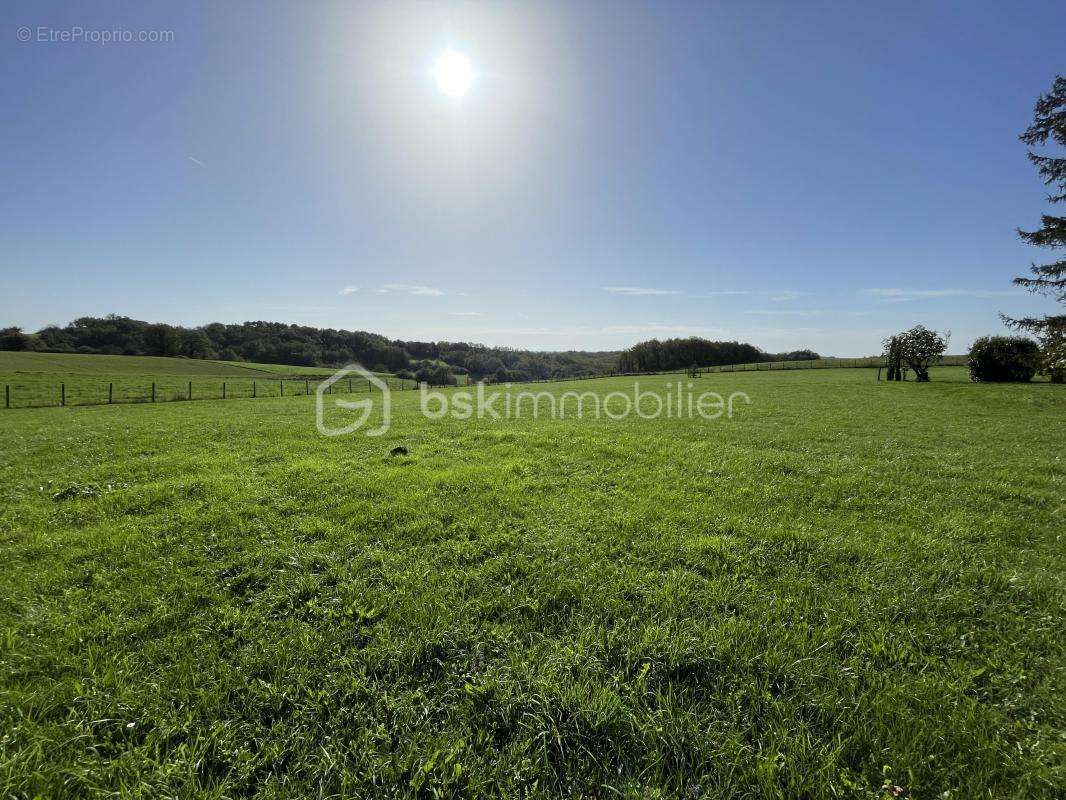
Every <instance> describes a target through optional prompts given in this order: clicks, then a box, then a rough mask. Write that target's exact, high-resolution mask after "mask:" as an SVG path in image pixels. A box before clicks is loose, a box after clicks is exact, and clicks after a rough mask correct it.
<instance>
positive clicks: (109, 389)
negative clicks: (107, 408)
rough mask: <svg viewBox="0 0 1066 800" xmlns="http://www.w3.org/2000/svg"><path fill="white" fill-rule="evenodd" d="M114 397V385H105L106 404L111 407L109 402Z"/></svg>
mask: <svg viewBox="0 0 1066 800" xmlns="http://www.w3.org/2000/svg"><path fill="white" fill-rule="evenodd" d="M114 396H115V384H113V383H109V384H108V385H107V404H108V405H111V401H112V399H113V398H114Z"/></svg>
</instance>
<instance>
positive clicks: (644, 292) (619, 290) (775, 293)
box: [603, 286, 807, 302]
mask: <svg viewBox="0 0 1066 800" xmlns="http://www.w3.org/2000/svg"><path fill="white" fill-rule="evenodd" d="M603 290H604V291H605V292H610V293H611V294H619V295H624V296H627V297H652V296H662V295H671V296H674V297H694V298H708V297H732V296H736V295H755V294H757V295H762V296H764V297H766V298H767V299H769V300H772V301H774V302H779V301H784V300H795V299H796V298H797V297H803V296H804V295H805V294H807V293H806V292H797V291H794V290H792V289H773V290H759V291H753V290H751V289H721V290H712V291H709V292H703V291H700V292H689V291H681V290H680V289H652V288H646V287H642V286H604V287H603Z"/></svg>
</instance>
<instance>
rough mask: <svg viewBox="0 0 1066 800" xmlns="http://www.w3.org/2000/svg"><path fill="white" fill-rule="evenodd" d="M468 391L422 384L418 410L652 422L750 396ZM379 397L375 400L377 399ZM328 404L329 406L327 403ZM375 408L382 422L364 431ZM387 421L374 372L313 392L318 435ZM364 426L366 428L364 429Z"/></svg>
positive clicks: (375, 432) (720, 411)
mask: <svg viewBox="0 0 1066 800" xmlns="http://www.w3.org/2000/svg"><path fill="white" fill-rule="evenodd" d="M353 375H354V376H358V377H359V378H361V379H362V380H361V381H360V383H362V381H363V380H365V381H366V382H367V383H366V388H367V391H368V392H369V396H368V397H365V398H363V399H361V400H345V399H343V398H342V397H340V396H336V397H335V396H334V392H333V386H335V385H336V384H337V383H339V382H341V381H344V383H343V384H341V391H343V390H344V388H345V387H346V388H347V390H348V391H347V393H349V396H350V392H351V391H352V376H353ZM471 388H473V389H474V390H473V391H471V390H470V389H455V390H449V391H440V390H434V389H430V387H429V386H427V385H426V384H425V383H422V384H420V385H419V387H418V410H419V411H420V412H421V414H422V416H423V417H424V418H425V419H428V420H439V419H443V418H444V417H449V418H451V419H457V420H470V419H488V420H502V421H507V420H521V419H529V418H531V419H553V420H564V419H601V418H606V419H608V420H616V421H617V420H622V419H626V418H628V417H631V416H636V417H638V418H640V419H642V420H654V419H701V420H707V421H710V420H716V419H719V418H722V417H724V418H725V419H733V414H734V409H735V405H736V403H738V402H740V403H743V404H744V405H751V398H749V397H748V395H746V394H745V393H744V392H733V393H732V394H730V395H729V396H728V397H723V396H722V395H721V394H719V393H718V392H699V391H697V389H696V386H695V385H694V384H692V383H684V382H682V381H681V380H678V381H677V382H676V383H674V382H673V381H668V382H667V383H666V384H665V386H663V387H660V389H661V390H660V391H653V390H642V389H641V387H640V383H639V382H638V381H634V382H633V384H632V390H631V391H629V392H624V391H618V390H614V391H611V392H607V393H606V394H600V393H597V392H593V391H584V392H578V391H574V390H569V391H563V392H561V393H555V392H549V391H543V390H542V391H530V390H528V389H525V390H524V389H518V388H517V387H513V386H512V384H510V383H505V384H503V385H502V386H498V388H497V387H494V390H489V389H488V388H487V387H486V385H485V384H484V383H478V384H477V385H476V388H475V387H471ZM379 397H380V400H379V399H378V398H379ZM330 404H332V405H330ZM379 405H380V409H381V424H380V425H377V426H376V427H372V428H367V427H366V426H367V424H368V422H369V421H370V419H371V415H372V414H374V410H375V407H377V406H379ZM334 408H337V409H344V410H346V411H357V412H359V414H358V415H357V416H356V418H355V419H354V420H352V421H351V422H349V423H348V424H346V425H340V424H328V423H327V415H328V416H329V417H331V418H336V417H337V416H338V415H337V414H336V413H333V414H328V412H330V411H332V410H333V409H334ZM391 419H392V401H391V397H390V393H389V387H388V384H386V383H385V381H383V380H382V379H381V378H379V377H378V376H377V375H375V374H374V373H372V372H370V371H369V370H367V369H365V368H363V367H361V366H359V365H358V364H349V365H348V366H347V367H344V368H343V369H341V370H339V371H337V372H335V373H334V374H333V375H331V376H330V377H329V378H328V379H326V380H325V381H323V382H322V383H321V384H319V386H318V388H317V389H316V391H315V423H316V425H317V426H318V430H319V432H320V433H321V434H322V435H323V436H344V435H346V434H350V433H355V432H356V431H359V430H363V433H364V435H366V436H381V435H383V434H385V433H388V431H389V426H390V422H391ZM364 428H366V429H365V430H364Z"/></svg>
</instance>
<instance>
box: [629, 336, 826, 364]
mask: <svg viewBox="0 0 1066 800" xmlns="http://www.w3.org/2000/svg"><path fill="white" fill-rule="evenodd" d="M816 358H819V355H818V354H817V353H815V352H814V351H813V350H793V351H792V352H789V353H765V352H763V351H762V350H760V349H759V348H758V347H756V346H755V345H753V344H747V343H744V342H714V341H710V340H709V339H701V338H699V337H697V336H691V337H689V338H687V339H666V340H662V341H660V340H659V339H651V340H650V341H647V342H641V343H640V344H637V345H634V346H633V347H631V348H629V349H628V350H624V351H623V352H622V353H620V354H619V356H618V370H619V372H670V371H673V370H680V369H688V368H690V367H692V366H697V367H716V366H719V365H721V364H751V363H755V362H762V361H806V360H809V359H816Z"/></svg>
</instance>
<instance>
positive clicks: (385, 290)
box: [377, 283, 444, 297]
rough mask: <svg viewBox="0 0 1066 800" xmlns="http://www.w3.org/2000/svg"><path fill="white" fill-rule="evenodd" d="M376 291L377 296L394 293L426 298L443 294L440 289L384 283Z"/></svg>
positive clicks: (408, 284)
mask: <svg viewBox="0 0 1066 800" xmlns="http://www.w3.org/2000/svg"><path fill="white" fill-rule="evenodd" d="M377 291H378V294H389V293H390V292H396V293H398V294H416V295H422V296H426V297H439V296H440V295H442V294H444V292H442V291H441V290H440V289H434V288H433V287H432V286H415V285H412V284H410V283H386V284H385V285H384V286H382V287H381V288H380V289H378V290H377Z"/></svg>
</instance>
